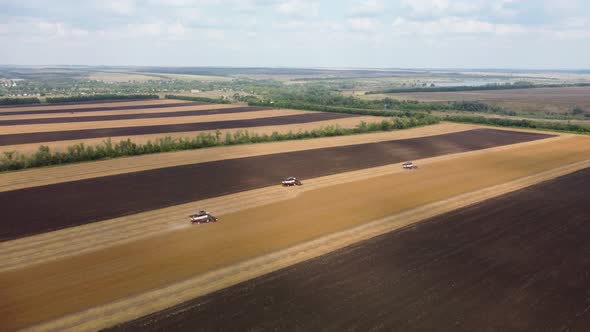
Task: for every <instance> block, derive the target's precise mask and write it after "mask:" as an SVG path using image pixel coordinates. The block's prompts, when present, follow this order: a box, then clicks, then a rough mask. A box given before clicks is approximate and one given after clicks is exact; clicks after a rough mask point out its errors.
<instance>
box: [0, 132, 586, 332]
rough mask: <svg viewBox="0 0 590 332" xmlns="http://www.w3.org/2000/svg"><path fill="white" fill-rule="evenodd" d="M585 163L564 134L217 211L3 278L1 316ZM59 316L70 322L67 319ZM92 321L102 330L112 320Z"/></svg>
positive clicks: (132, 287) (188, 272)
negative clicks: (204, 220)
mask: <svg viewBox="0 0 590 332" xmlns="http://www.w3.org/2000/svg"><path fill="white" fill-rule="evenodd" d="M589 158H590V145H589V144H588V139H587V138H572V139H564V140H559V141H554V142H552V143H548V144H538V145H534V146H533V147H531V146H527V147H521V148H515V149H511V150H505V151H499V152H491V153H485V154H480V155H477V156H469V157H465V158H461V159H452V160H449V161H442V162H437V163H433V164H430V165H429V166H428V167H426V166H424V167H422V168H421V169H420V170H419V171H417V172H405V173H403V175H401V174H394V175H389V176H381V177H376V178H373V179H368V180H364V181H358V182H355V183H352V184H342V185H335V186H331V187H328V188H323V189H318V190H314V191H309V192H305V193H303V194H302V195H300V196H298V197H297V198H295V199H292V200H289V201H285V202H279V203H274V204H270V205H267V206H263V207H259V208H254V209H249V210H243V211H240V212H239V213H234V214H228V215H225V216H223V217H222V218H223V219H222V221H221V222H219V223H217V224H212V225H205V226H203V227H199V226H196V227H190V228H187V229H182V230H180V231H177V232H169V233H166V234H165V235H162V236H156V237H153V238H150V239H146V240H143V241H136V242H132V243H128V244H125V245H121V246H115V247H112V248H109V249H107V250H102V251H97V252H92V253H88V254H83V255H79V256H75V257H71V258H68V259H64V260H60V261H55V262H52V263H49V264H40V265H36V266H32V267H29V268H25V269H22V270H15V271H10V272H7V273H2V274H0V284H2V285H7V287H3V288H2V289H1V290H0V292H2V293H1V294H0V295H2V296H0V313H1V315H0V317H2V319H3V322H2V324H3V326H5V327H6V330H13V329H17V328H21V327H26V326H31V325H33V324H35V323H37V322H42V321H44V320H49V319H54V318H57V317H61V316H63V315H64V314H67V313H74V312H79V311H81V310H84V309H85V308H90V307H94V306H96V305H99V304H105V303H109V302H111V301H113V300H117V299H123V298H126V297H127V296H129V295H133V294H140V293H142V292H144V291H145V290H148V289H155V288H160V287H162V286H163V285H170V284H171V283H174V282H178V281H181V280H186V279H187V278H190V277H192V276H195V275H198V274H201V273H205V272H207V271H213V270H215V269H218V268H222V267H227V266H231V265H232V264H235V263H238V262H240V261H244V260H245V259H247V258H252V257H257V256H261V255H265V254H269V253H272V252H276V251H278V250H281V249H285V248H288V247H291V246H294V245H296V244H298V243H303V242H306V241H309V240H313V239H318V238H320V237H322V236H323V235H326V234H331V233H334V232H338V231H342V230H346V229H350V228H352V227H355V226H359V225H363V224H366V223H368V222H369V221H371V220H377V219H380V218H384V217H387V216H391V215H394V214H398V213H400V212H403V211H408V210H411V209H414V208H417V207H420V206H423V205H425V204H429V203H434V202H437V201H440V200H443V199H446V198H448V197H453V196H456V195H460V194H466V193H469V192H473V191H474V190H479V189H481V188H487V187H490V186H494V185H497V184H502V183H506V182H509V181H513V180H516V179H520V178H523V177H526V176H529V175H532V174H538V173H541V172H544V171H548V170H551V169H554V168H556V167H559V166H562V165H567V164H570V163H573V162H576V161H581V160H588V159H589ZM400 188H403V190H400ZM392 202H395V203H394V204H392ZM367 207H370V208H367ZM287 212H288V213H287ZM303 221H305V224H304V225H305V227H302V222H303ZM312 221H316V222H312ZM234 272H235V273H238V274H241V273H246V274H247V273H248V272H249V271H246V270H239V269H238V270H234ZM211 281H214V280H211ZM158 299H159V298H158V297H150V298H149V299H147V298H146V299H145V300H147V302H146V303H150V302H154V301H157V300H158ZM133 308H134V309H133V310H139V309H141V306H135V307H133ZM67 319H68V321H69V323H72V322H74V321H75V317H74V318H72V317H69V318H67ZM95 319H96V322H98V323H99V324H100V322H103V321H106V320H109V319H110V317H108V316H104V315H99V316H97V317H95ZM62 328H63V327H62ZM95 328H96V327H95ZM44 330H46V331H47V330H49V329H44ZM57 330H59V328H57Z"/></svg>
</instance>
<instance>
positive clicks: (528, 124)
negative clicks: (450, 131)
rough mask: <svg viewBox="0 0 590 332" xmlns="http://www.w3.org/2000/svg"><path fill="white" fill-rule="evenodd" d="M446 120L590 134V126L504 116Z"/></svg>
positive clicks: (448, 117) (462, 117) (449, 116)
mask: <svg viewBox="0 0 590 332" xmlns="http://www.w3.org/2000/svg"><path fill="white" fill-rule="evenodd" d="M443 119H444V120H446V121H451V122H460V123H475V124H483V125H490V126H500V127H513V128H531V129H542V130H552V131H564V132H571V133H577V134H590V126H584V125H578V124H572V123H563V122H548V121H536V120H524V119H521V120H515V119H503V118H486V117H483V116H463V115H447V116H446V117H444V118H443Z"/></svg>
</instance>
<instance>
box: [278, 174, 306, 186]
mask: <svg viewBox="0 0 590 332" xmlns="http://www.w3.org/2000/svg"><path fill="white" fill-rule="evenodd" d="M281 184H282V185H283V186H300V185H302V183H301V181H299V180H298V179H297V178H294V177H292V176H290V177H288V178H286V179H284V180H283V181H281Z"/></svg>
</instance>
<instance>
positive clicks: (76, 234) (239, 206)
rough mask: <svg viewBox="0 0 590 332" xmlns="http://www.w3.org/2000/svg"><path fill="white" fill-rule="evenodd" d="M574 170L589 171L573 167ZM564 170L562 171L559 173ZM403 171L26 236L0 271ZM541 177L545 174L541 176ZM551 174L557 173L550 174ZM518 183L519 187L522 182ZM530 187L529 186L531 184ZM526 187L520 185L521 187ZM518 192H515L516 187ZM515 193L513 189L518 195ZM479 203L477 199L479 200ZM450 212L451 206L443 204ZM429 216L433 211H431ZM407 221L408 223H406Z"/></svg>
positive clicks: (7, 252) (9, 246) (354, 175)
mask: <svg viewBox="0 0 590 332" xmlns="http://www.w3.org/2000/svg"><path fill="white" fill-rule="evenodd" d="M562 139H565V138H564V137H562V136H559V137H554V138H548V139H544V140H538V141H531V142H525V143H520V144H512V145H504V146H500V147H495V148H491V149H484V150H475V151H470V152H463V153H456V154H448V155H443V156H438V157H432V158H425V159H419V160H415V162H417V163H418V164H419V165H421V166H427V165H430V164H432V163H435V162H439V161H443V160H449V159H456V158H463V157H465V156H468V155H477V154H485V153H490V152H493V151H502V150H511V149H515V148H522V147H524V146H530V147H532V146H534V145H538V144H547V143H549V142H554V141H557V140H562ZM574 165H576V167H580V168H577V169H581V168H583V167H590V162H588V163H587V165H586V166H583V165H581V166H580V165H578V164H574ZM571 167H572V166H571V165H568V166H567V172H565V173H561V174H567V173H569V172H572V171H575V170H572V168H571ZM561 169H562V168H560V170H561ZM401 172H407V171H406V170H403V169H402V165H401V163H397V164H388V165H385V166H378V167H371V168H364V169H361V170H355V171H350V172H343V173H337V174H332V175H328V176H323V177H318V178H311V179H307V178H306V179H305V185H304V186H299V187H295V188H285V187H282V186H276V185H275V186H269V187H264V188H260V189H254V190H248V191H243V192H239V193H235V194H230V195H224V196H220V197H214V198H208V199H204V200H198V201H193V202H190V203H185V204H179V205H174V206H171V207H167V208H163V209H157V210H151V211H146V212H141V213H136V214H133V215H129V216H124V217H119V218H114V219H108V220H104V221H100V222H95V223H91V224H85V225H80V226H77V227H69V228H65V229H62V230H58V231H54V232H49V233H42V234H38V235H34V236H28V237H24V238H20V239H16V240H12V241H5V242H0V257H3V259H2V261H0V272H4V271H7V270H11V269H19V268H23V267H26V266H29V265H34V264H39V263H43V262H49V261H51V260H58V259H62V258H64V257H67V256H73V255H77V254H80V253H82V252H89V251H96V250H101V249H104V248H107V247H110V246H113V245H116V244H121V243H126V242H131V241H136V240H138V239H141V238H146V237H150V236H154V235H156V234H157V235H161V234H163V233H164V232H170V231H175V230H178V229H181V228H185V227H190V225H188V224H187V223H186V216H188V215H190V214H193V213H194V212H195V206H201V207H206V208H207V209H208V210H210V211H215V214H216V215H226V214H229V213H234V212H237V211H241V210H244V209H248V208H253V207H258V206H262V205H268V204H271V203H275V202H279V201H283V200H287V199H292V198H294V197H295V196H297V195H299V194H301V193H302V192H306V191H309V190H315V189H319V188H325V187H329V186H333V185H335V184H342V183H350V182H355V181H359V180H365V179H369V178H372V177H376V176H382V175H389V174H395V173H401ZM543 174H545V173H543ZM551 174H552V175H555V174H557V173H556V172H552V173H551ZM521 182H522V181H520V182H519V183H521ZM530 184H531V183H528V185H530ZM523 187H524V186H523ZM516 189H518V188H516ZM516 189H513V190H516ZM474 197H475V196H470V199H463V200H462V202H470V201H471V198H474ZM477 197H478V198H479V197H481V196H477ZM445 206H446V207H450V204H446V205H445ZM430 211H431V212H433V211H435V209H431V210H430ZM406 220H408V219H406Z"/></svg>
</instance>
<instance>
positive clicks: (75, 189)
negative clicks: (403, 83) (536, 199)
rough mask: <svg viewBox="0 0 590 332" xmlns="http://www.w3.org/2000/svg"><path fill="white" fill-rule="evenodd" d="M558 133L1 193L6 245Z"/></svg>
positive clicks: (249, 161)
mask: <svg viewBox="0 0 590 332" xmlns="http://www.w3.org/2000/svg"><path fill="white" fill-rule="evenodd" d="M550 136H551V135H545V134H536V133H524V132H510V131H503V130H493V129H474V130H469V131H464V132H457V133H452V134H444V135H437V136H429V137H422V138H413V139H404V140H394V141H386V142H378V143H369V144H357V145H348V146H340V147H332V148H323V149H315V150H304V151H296V152H288V153H279V154H271V155H262V156H256V157H248V158H239V159H227V160H220V161H213V162H206V163H199V164H192V165H184V166H176V167H169V168H161V169H154V170H149V171H142V172H136V173H127V174H120V175H114V176H107V177H99V178H93V179H87V180H80V181H74V182H65V183H58V184H53V185H47V186H40V187H32V188H26V189H20V190H14V191H6V192H0V209H1V210H2V214H3V222H2V223H0V240H3V241H4V240H9V239H13V238H18V237H22V236H27V235H32V234H38V233H42V232H47V231H51V230H56V229H60V228H65V227H71V226H76V225H81V224H86V223H91V222H95V221H99V220H104V219H110V218H115V217H119V216H124V215H128V214H133V213H138V212H141V211H148V210H154V209H158V208H163V207H166V206H172V205H176V204H182V203H187V202H191V201H196V200H201V199H205V198H210V197H217V196H222V195H227V194H231V193H236V192H240V191H245V190H251V189H256V188H261V187H265V186H271V185H277V184H278V183H280V180H281V179H282V178H283V177H285V176H289V175H294V176H297V177H299V178H301V179H303V181H304V182H305V179H306V178H314V177H319V176H325V175H330V174H335V173H341V172H346V171H353V170H359V169H363V168H369V167H376V166H382V165H387V164H392V163H398V162H402V161H406V160H412V159H421V158H427V157H434V156H439V155H445V154H450V153H458V152H465V151H472V150H479V149H485V148H490V147H494V146H501V145H507V144H513V143H519V142H526V141H532V140H538V139H542V138H547V137H550Z"/></svg>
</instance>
